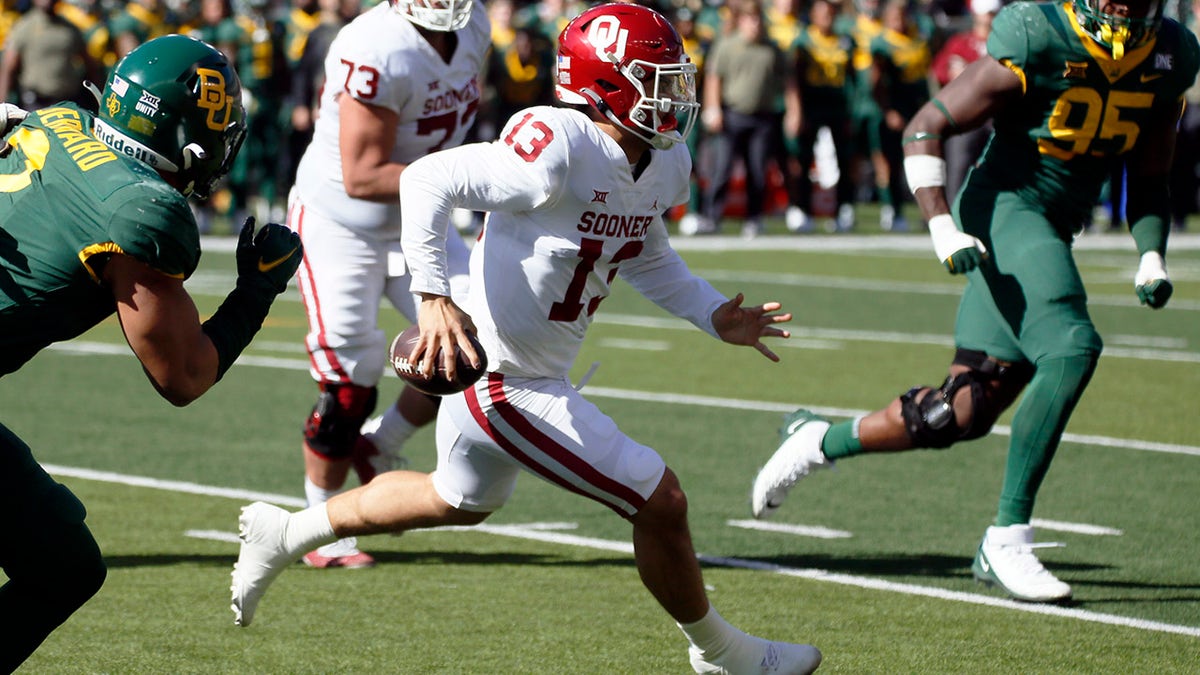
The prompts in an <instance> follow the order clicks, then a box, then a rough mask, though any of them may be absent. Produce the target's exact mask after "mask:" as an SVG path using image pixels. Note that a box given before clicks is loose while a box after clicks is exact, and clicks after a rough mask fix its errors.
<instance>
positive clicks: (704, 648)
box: [233, 4, 821, 673]
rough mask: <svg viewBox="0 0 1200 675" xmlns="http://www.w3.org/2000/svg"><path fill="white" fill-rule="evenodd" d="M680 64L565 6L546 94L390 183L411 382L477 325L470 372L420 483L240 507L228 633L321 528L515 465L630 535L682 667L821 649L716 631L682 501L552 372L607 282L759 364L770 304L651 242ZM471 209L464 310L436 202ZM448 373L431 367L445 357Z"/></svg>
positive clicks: (610, 17)
mask: <svg viewBox="0 0 1200 675" xmlns="http://www.w3.org/2000/svg"><path fill="white" fill-rule="evenodd" d="M695 72H696V68H695V65H694V64H692V63H690V62H689V61H688V59H687V56H686V54H685V53H684V50H683V44H682V41H681V39H680V37H679V34H678V33H677V32H676V31H675V29H674V28H673V27H672V26H671V24H670V23H669V22H668V21H667V20H666V19H665V18H663V17H662V16H661V15H660V14H658V13H657V12H655V11H653V10H651V9H648V8H646V7H642V6H638V5H632V4H607V5H601V6H599V7H594V8H592V9H589V10H586V11H584V12H583V13H582V14H580V15H579V16H578V17H576V18H575V19H574V20H572V21H571V23H569V24H568V25H567V27H566V28H565V29H563V32H562V33H561V35H560V36H559V51H558V74H557V81H558V88H557V91H558V97H559V99H560V100H561V101H563V102H564V103H566V104H568V105H572V106H579V107H576V108H571V107H559V108H553V107H534V108H529V109H526V110H524V111H522V112H518V113H517V114H516V115H514V116H513V117H512V119H511V120H509V122H508V124H507V125H506V126H505V128H504V130H503V131H502V133H501V135H500V138H499V139H498V140H496V141H494V142H492V143H486V144H472V145H468V146H463V147H460V148H456V149H453V150H447V151H443V152H438V153H434V154H432V155H429V156H428V157H426V158H424V159H422V160H419V161H417V162H415V163H414V164H413V165H412V166H411V167H410V168H409V169H408V170H407V171H406V172H405V173H404V174H403V175H402V177H401V179H400V181H401V187H400V192H401V204H402V210H403V212H404V222H405V227H404V234H403V243H404V249H405V254H406V256H407V258H408V263H409V265H410V270H411V273H412V276H413V282H412V289H413V290H414V291H418V292H419V293H420V294H421V297H422V301H421V304H420V311H419V320H420V321H419V323H420V327H421V338H420V343H419V345H418V346H417V347H416V348H415V349H414V351H413V354H414V356H415V357H416V358H419V359H421V360H422V366H423V368H424V371H425V372H430V370H429V368H430V367H431V366H432V365H433V359H434V356H433V355H434V354H435V353H436V352H437V349H438V348H439V347H441V348H443V349H444V352H443V353H444V354H450V353H452V351H453V349H452V348H453V346H454V345H459V346H460V347H462V349H463V352H464V353H465V354H466V355H467V356H468V357H469V360H471V361H472V362H473V363H477V362H478V354H477V353H476V352H475V350H474V349H473V348H472V347H471V346H470V342H469V340H468V338H467V333H469V332H476V330H477V331H478V337H479V340H480V342H481V343H482V345H483V347H484V349H485V350H486V352H487V355H488V362H489V372H488V373H487V374H486V375H485V376H484V378H483V379H482V380H480V381H479V382H478V383H477V384H476V385H474V386H473V387H471V388H468V389H467V390H466V391H465V392H463V393H461V394H455V395H452V396H447V397H445V400H444V401H443V403H442V406H441V410H440V412H439V415H438V424H437V442H438V464H437V469H436V470H435V471H434V472H433V473H432V474H423V473H416V472H411V471H392V472H388V473H384V474H380V475H379V476H378V477H377V478H376V479H375V480H374V481H372V482H371V483H369V484H368V485H365V486H363V487H360V488H356V489H354V490H350V491H348V492H345V493H343V494H341V495H338V496H336V497H334V498H332V499H330V500H329V501H328V502H327V503H326V504H324V505H321V506H319V507H310V508H308V509H305V510H303V511H300V512H298V513H295V514H290V513H288V512H287V511H284V510H283V509H280V508H278V507H275V506H271V505H268V504H265V503H262V502H258V503H255V504H252V505H250V506H247V507H246V508H244V509H243V512H242V517H241V519H240V526H241V527H240V530H241V536H242V541H243V543H242V547H241V552H240V554H239V556H238V562H237V565H236V566H235V568H234V572H233V609H234V613H235V620H236V622H237V623H238V624H239V625H243V626H244V625H247V624H248V623H250V621H251V620H252V618H253V614H254V611H255V609H256V607H257V604H258V602H259V600H260V599H261V597H262V594H263V593H264V592H265V590H266V587H267V585H268V584H269V583H270V582H271V580H272V579H273V578H274V577H275V575H277V574H278V573H279V572H280V571H281V570H282V569H283V568H284V567H285V566H286V565H287V564H289V563H291V562H293V561H294V560H295V559H296V557H298V556H299V554H300V553H301V552H302V551H304V550H305V549H306V547H307V546H309V545H312V544H314V543H323V542H327V541H331V540H334V539H336V538H337V537H339V536H349V535H358V534H368V533H378V532H398V531H404V530H407V529H411V528H415V527H431V526H437V525H466V524H475V523H479V522H482V521H483V520H484V519H485V518H487V517H488V516H489V515H490V514H491V513H493V512H495V511H496V510H498V509H499V508H500V507H501V506H503V505H504V503H505V502H506V501H507V499H508V497H509V496H510V495H511V494H512V491H513V488H514V486H515V483H516V480H517V476H518V475H519V474H520V473H521V471H522V470H524V471H529V472H531V473H533V474H535V475H537V476H539V477H541V478H543V479H545V480H547V481H549V482H552V483H554V484H557V485H559V486H561V487H563V488H564V489H566V490H570V491H572V492H575V493H577V494H580V495H583V496H585V497H589V498H591V499H593V500H595V501H597V502H599V503H601V504H604V505H605V506H607V507H609V508H610V509H612V510H613V511H615V512H616V513H617V514H619V515H620V516H622V517H623V518H625V519H627V520H628V521H629V522H630V523H631V524H632V525H633V546H634V557H635V561H636V564H637V567H638V571H639V573H640V574H641V578H642V581H643V583H644V584H645V585H646V587H647V588H648V590H649V591H650V592H651V594H652V595H653V596H654V597H655V599H656V600H657V601H658V602H659V603H660V604H661V605H662V607H663V608H664V609H665V610H666V611H667V612H668V613H669V614H670V615H671V617H672V618H673V619H674V620H675V621H676V622H677V624H678V625H679V627H680V628H681V629H682V631H683V633H684V634H685V636H686V637H687V640H688V643H689V649H688V651H689V657H690V660H691V664H692V667H693V668H694V669H695V671H696V672H699V673H809V672H812V671H813V670H815V669H816V668H817V666H818V665H820V662H821V653H820V652H819V651H818V650H817V649H816V648H814V647H812V646H811V645H803V644H791V643H786V642H772V641H769V640H766V639H763V638H759V637H755V636H752V635H749V634H747V633H744V632H743V631H741V630H739V629H737V628H734V627H733V626H732V625H730V624H729V623H728V622H726V621H725V620H724V619H723V618H721V616H720V615H719V614H718V613H717V612H716V610H715V609H713V608H712V607H711V606H710V604H709V601H708V598H707V596H706V593H705V590H704V583H703V580H702V576H701V571H700V566H699V564H698V562H697V560H696V554H695V551H694V549H693V547H692V540H691V535H690V533H689V530H688V523H687V498H686V496H685V495H684V493H683V490H682V488H681V487H680V484H679V481H678V479H677V478H676V477H675V474H674V473H673V472H672V471H671V470H670V469H669V468H668V467H667V466H666V464H665V463H664V461H663V459H662V457H661V456H659V454H658V453H657V452H655V451H654V450H653V449H651V448H648V447H646V446H644V445H641V444H639V443H638V442H636V441H635V440H633V439H631V438H629V437H628V436H626V435H625V434H624V433H622V432H621V431H620V429H618V428H617V426H616V423H615V422H614V421H613V420H612V419H611V418H609V417H608V416H606V415H604V414H603V413H602V412H601V411H600V410H599V409H598V408H597V407H596V406H595V405H593V404H592V403H591V402H589V401H588V400H586V399H585V398H584V397H583V396H582V394H580V393H579V392H578V391H577V390H576V389H575V388H574V387H572V386H571V383H570V382H569V381H568V379H567V377H568V371H569V370H570V367H571V364H572V362H573V361H574V360H575V356H576V354H577V352H578V349H579V347H580V344H581V343H582V340H583V337H584V334H585V332H586V330H587V327H588V325H589V324H590V323H591V321H592V316H593V314H594V313H595V311H596V309H597V306H598V305H599V304H600V303H601V301H602V300H603V299H604V297H605V296H607V295H608V293H609V288H610V285H611V283H612V282H613V280H614V278H615V277H616V275H617V274H618V273H619V274H620V275H621V277H622V278H624V279H625V280H626V281H627V282H629V283H630V284H631V285H633V287H634V288H636V289H637V290H638V291H639V292H641V293H642V294H643V295H645V296H646V297H647V298H649V299H651V300H653V301H654V302H655V303H657V304H658V305H659V306H661V307H663V308H664V309H666V310H668V311H669V312H671V313H672V314H674V315H676V316H679V317H682V318H685V319H688V320H689V321H691V322H692V323H693V324H695V325H696V326H697V327H699V328H700V329H702V330H704V331H706V332H708V333H709V334H711V335H713V336H714V337H717V338H719V339H721V340H724V341H725V342H728V343H731V344H736V345H747V346H752V347H754V348H755V349H757V350H758V351H760V352H761V353H762V354H763V355H764V356H766V357H767V358H769V359H771V360H773V361H778V360H779V359H778V357H777V356H776V355H775V353H774V352H772V351H771V349H770V348H768V347H767V346H766V345H764V344H763V342H762V338H764V337H787V336H788V335H789V333H788V332H787V331H786V330H783V329H782V328H779V327H777V326H776V325H775V324H777V323H782V322H786V321H789V320H790V319H791V315H790V314H785V313H779V311H778V310H779V309H780V305H779V303H775V302H769V303H765V304H763V305H760V306H757V307H743V306H742V303H743V298H742V296H741V294H738V295H737V297H735V298H733V299H729V298H726V297H725V296H723V295H722V294H720V293H719V292H717V291H716V289H714V288H713V287H712V286H711V285H709V284H708V283H707V282H706V281H704V280H703V279H701V278H699V277H697V276H695V275H693V274H692V273H691V271H690V270H689V269H688V267H687V265H686V264H685V263H684V262H683V260H682V259H681V258H680V257H679V255H678V254H677V253H676V252H675V251H674V249H673V248H671V246H670V242H669V241H668V238H667V230H666V227H665V225H664V224H663V213H664V212H666V211H667V209H669V208H671V207H672V206H675V205H677V204H681V203H683V202H685V201H686V200H687V197H688V189H689V187H688V176H689V173H690V170H691V157H690V155H689V154H688V151H687V147H686V145H684V144H682V143H681V141H683V139H684V138H685V137H686V135H687V130H688V129H687V127H688V125H690V124H691V123H692V122H693V121H694V120H695V118H696V114H695V113H696V107H697V104H696V102H695V79H694V78H695ZM456 206H457V207H463V208H468V209H472V210H481V211H487V212H489V215H488V217H487V220H486V222H485V224H484V229H483V234H482V236H481V238H480V240H479V242H478V243H477V244H476V246H475V249H474V250H473V251H472V254H471V289H470V297H469V299H468V301H467V302H466V304H465V308H466V310H467V311H468V312H469V314H468V313H466V312H464V311H463V310H462V309H460V308H459V305H458V304H456V302H455V301H454V300H452V299H451V288H450V279H449V274H448V269H449V265H448V255H447V254H448V251H447V249H448V245H447V242H448V241H450V240H452V238H453V237H454V236H455V234H454V233H453V232H452V231H450V227H449V225H448V222H449V216H450V211H451V208H452V207H456ZM443 365H448V367H449V368H451V369H454V368H455V366H454V364H453V363H452V362H451V360H447V362H446V364H443Z"/></svg>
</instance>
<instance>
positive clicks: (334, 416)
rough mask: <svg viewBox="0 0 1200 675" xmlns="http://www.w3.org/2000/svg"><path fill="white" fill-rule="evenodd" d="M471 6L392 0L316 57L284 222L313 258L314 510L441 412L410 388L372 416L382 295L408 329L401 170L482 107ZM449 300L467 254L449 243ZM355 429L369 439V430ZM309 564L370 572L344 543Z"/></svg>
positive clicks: (308, 463)
mask: <svg viewBox="0 0 1200 675" xmlns="http://www.w3.org/2000/svg"><path fill="white" fill-rule="evenodd" d="M477 3H478V0H390V2H383V3H380V4H379V5H377V6H376V7H374V8H372V9H370V10H367V11H366V12H364V13H363V14H361V15H360V16H359V17H357V18H356V19H355V20H353V21H351V22H350V23H349V24H347V25H346V26H345V27H344V28H342V30H341V31H340V32H339V33H338V35H337V37H336V38H335V39H334V41H333V43H332V44H331V45H330V48H329V52H328V54H327V56H326V58H325V82H326V83H325V87H324V90H323V91H322V93H321V100H320V105H319V109H318V118H317V122H316V126H315V128H314V131H313V140H312V142H311V143H310V145H309V146H308V148H307V149H306V151H305V153H304V156H303V158H302V159H301V161H300V165H299V168H298V170H297V175H296V184H295V186H294V188H293V189H292V193H291V196H290V199H289V202H290V204H289V209H288V224H289V226H290V227H291V228H292V229H293V230H295V231H296V232H298V233H299V234H300V236H301V238H302V239H303V241H304V243H305V246H306V247H307V248H308V249H309V255H308V256H307V258H306V259H305V264H304V266H303V267H302V268H301V269H300V271H299V273H298V275H297V278H298V281H299V287H300V292H301V295H302V297H303V300H304V306H305V310H306V312H307V314H308V323H309V332H308V336H307V338H306V342H307V348H308V353H309V357H310V370H311V372H312V375H313V378H314V379H315V380H316V381H317V385H318V388H319V390H320V391H319V395H318V399H317V402H316V405H314V406H313V409H312V412H311V413H310V414H309V417H308V419H307V421H306V423H305V425H304V468H305V481H304V484H305V495H306V497H307V499H308V503H309V504H310V505H312V504H317V503H320V502H323V501H325V500H326V499H328V498H329V497H330V496H331V495H333V494H336V493H337V492H339V491H340V490H341V489H342V487H343V485H345V482H346V478H347V474H348V473H349V470H350V467H351V465H353V467H354V469H355V470H356V471H357V473H358V477H359V479H360V481H361V482H364V483H365V482H367V481H369V480H370V479H371V478H372V477H373V476H374V475H375V474H376V473H377V472H378V471H379V470H380V469H383V470H387V469H388V468H391V467H392V465H393V464H395V463H399V462H400V461H402V458H401V457H400V448H401V446H402V445H403V443H404V442H405V441H406V440H407V439H408V438H409V437H410V436H411V435H412V434H413V432H414V431H416V429H418V428H419V427H421V426H423V425H425V424H427V423H429V422H432V421H433V419H434V417H436V415H437V400H436V399H431V398H430V397H427V396H425V395H424V394H422V393H420V392H418V391H416V390H414V389H411V388H406V389H404V390H402V391H401V393H400V396H399V398H398V400H397V401H396V402H395V404H394V405H392V404H391V402H390V401H389V405H388V406H387V408H386V409H385V411H384V412H383V414H382V415H380V416H378V417H375V418H372V419H368V418H369V417H370V415H371V413H372V412H373V411H374V409H375V405H376V399H377V394H378V384H379V381H380V378H381V377H382V376H383V371H384V367H385V364H386V354H387V339H388V336H387V335H385V334H384V331H383V330H382V329H380V327H379V326H378V321H377V320H378V316H379V310H380V303H381V301H382V299H383V298H387V299H388V301H389V302H390V303H391V304H392V305H393V306H394V307H395V308H396V309H397V310H399V312H400V313H401V314H403V315H404V316H405V317H406V318H408V320H409V321H410V322H415V321H416V318H417V315H416V302H415V299H414V297H413V295H412V293H411V292H410V291H409V276H408V274H407V269H406V266H405V263H404V256H403V255H402V254H401V252H400V230H401V222H400V204H399V201H398V200H399V187H398V185H399V176H400V173H401V172H402V171H403V170H404V169H405V167H406V166H407V165H408V164H409V163H410V162H412V161H413V160H415V159H418V158H419V157H422V156H424V155H425V154H427V153H429V152H432V151H434V150H439V149H441V148H446V147H453V146H456V145H459V144H460V143H462V142H463V139H464V138H465V137H466V134H467V130H468V129H469V128H470V126H471V124H472V123H473V122H474V119H475V109H476V107H477V106H478V103H479V92H480V90H479V86H480V85H479V80H478V75H479V73H480V71H481V68H482V67H483V63H484V59H485V57H486V54H487V50H488V48H489V45H490V43H491V32H490V31H491V28H490V24H489V22H488V18H487V12H485V11H484V10H483V7H482V6H481V5H480V6H474V5H475V4H477ZM450 246H451V252H450V255H449V261H450V262H449V265H450V275H451V278H452V280H453V281H452V283H453V284H454V286H455V293H456V294H459V293H465V289H466V283H467V260H468V257H469V255H470V252H469V250H468V249H467V246H466V244H465V243H464V242H463V241H462V239H461V238H454V239H452V240H451V241H450ZM362 432H366V433H365V435H364V434H363V433H362ZM304 562H305V563H306V564H308V565H310V566H313V567H367V566H370V565H372V564H373V563H374V559H373V558H372V557H371V556H370V555H368V554H366V553H363V552H362V551H359V550H358V548H357V542H356V541H355V540H354V539H352V538H348V539H345V540H342V541H338V542H335V543H334V544H332V545H329V546H326V547H323V548H322V549H321V550H320V551H311V552H309V554H308V555H306V556H305V557H304Z"/></svg>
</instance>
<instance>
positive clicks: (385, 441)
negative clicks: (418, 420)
mask: <svg viewBox="0 0 1200 675" xmlns="http://www.w3.org/2000/svg"><path fill="white" fill-rule="evenodd" d="M375 421H376V420H371V421H370V422H368V423H367V424H371V422H375ZM417 429H420V427H418V426H417V425H415V424H413V423H412V422H409V421H408V420H407V419H405V418H404V415H401V414H400V411H399V410H397V409H396V406H395V405H394V404H393V405H390V406H388V409H387V410H385V411H384V412H383V415H382V416H380V417H379V418H378V426H376V427H375V429H372V430H370V431H367V432H366V433H364V434H363V435H364V436H366V437H367V438H368V439H370V441H371V442H372V443H374V444H375V447H377V448H379V451H380V452H382V453H384V454H386V455H393V456H394V455H399V454H400V448H401V447H402V446H403V445H404V443H405V442H406V441H408V439H410V438H412V435H413V434H415V433H417Z"/></svg>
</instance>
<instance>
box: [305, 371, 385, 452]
mask: <svg viewBox="0 0 1200 675" xmlns="http://www.w3.org/2000/svg"><path fill="white" fill-rule="evenodd" d="M378 398H379V390H378V389H377V388H376V387H360V386H358V385H356V384H326V383H323V384H322V385H321V395H320V396H319V397H318V398H317V403H316V404H315V405H314V406H313V409H312V413H311V414H310V415H309V416H308V420H307V421H306V422H305V424H304V441H305V443H307V444H308V447H309V448H310V449H312V450H313V452H316V453H317V454H319V455H321V456H322V457H325V458H327V459H345V458H348V457H350V454H351V453H352V452H353V450H354V441H355V440H356V439H357V438H358V430H359V429H360V428H361V427H362V425H363V422H365V421H367V417H369V416H370V415H371V413H372V412H373V411H374V410H375V402H376V401H377V400H378Z"/></svg>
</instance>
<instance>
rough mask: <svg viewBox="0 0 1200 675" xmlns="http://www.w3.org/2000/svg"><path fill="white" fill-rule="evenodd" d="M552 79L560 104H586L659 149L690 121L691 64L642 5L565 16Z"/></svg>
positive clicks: (693, 105) (679, 137)
mask: <svg viewBox="0 0 1200 675" xmlns="http://www.w3.org/2000/svg"><path fill="white" fill-rule="evenodd" d="M556 77H557V85H556V86H555V93H556V94H557V95H558V99H559V100H560V101H562V102H564V103H569V104H572V105H582V104H587V105H590V106H592V107H594V108H596V109H597V110H599V111H600V112H602V113H604V115H605V116H607V117H608V118H609V119H611V120H612V121H613V122H615V123H617V124H619V125H621V126H622V127H624V128H626V129H628V130H629V131H631V132H633V133H634V134H636V135H637V136H638V137H639V138H642V139H644V140H645V141H646V142H648V143H650V144H651V145H653V146H654V147H656V148H659V149H665V148H669V147H670V146H671V145H672V144H674V143H679V142H681V141H683V140H684V138H685V137H687V135H688V133H689V132H690V131H691V128H692V126H693V125H694V124H695V123H696V117H697V115H696V114H695V112H696V109H697V108H699V107H700V104H699V103H697V102H696V64H694V63H691V62H690V61H689V60H688V57H687V54H686V53H685V52H684V51H683V40H682V39H681V38H680V37H679V33H678V32H676V31H675V27H674V26H672V25H671V22H669V21H667V19H666V18H664V17H663V16H662V15H661V14H659V13H658V12H656V11H654V10H652V9H650V8H648V7H643V6H641V5H631V4H624V3H611V4H607V5H600V6H598V7H593V8H591V9H589V10H587V11H585V12H583V13H582V14H580V15H579V16H577V17H575V18H574V19H572V20H571V22H570V23H568V24H567V27H566V28H564V29H563V31H562V33H561V34H559V36H558V69H557V74H556Z"/></svg>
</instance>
